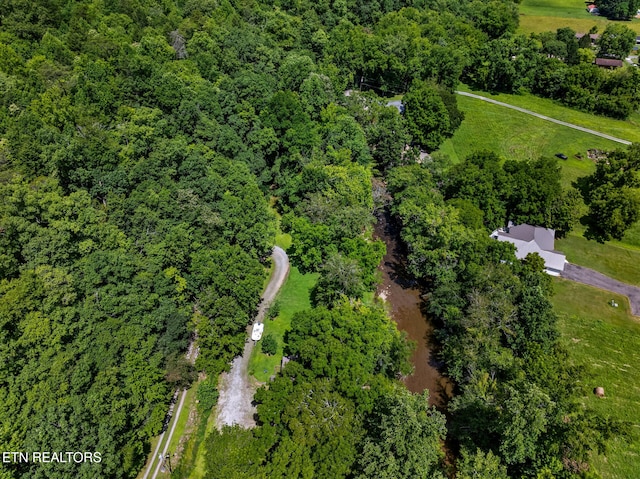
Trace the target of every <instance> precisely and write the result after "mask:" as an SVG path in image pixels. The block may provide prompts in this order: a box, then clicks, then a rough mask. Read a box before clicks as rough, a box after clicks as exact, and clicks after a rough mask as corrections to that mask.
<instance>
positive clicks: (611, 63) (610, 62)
mask: <svg viewBox="0 0 640 479" xmlns="http://www.w3.org/2000/svg"><path fill="white" fill-rule="evenodd" d="M595 64H596V65H598V66H599V67H601V68H609V69H612V68H620V67H621V66H622V65H623V63H622V60H616V59H614V58H596V61H595Z"/></svg>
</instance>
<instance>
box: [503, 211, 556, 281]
mask: <svg viewBox="0 0 640 479" xmlns="http://www.w3.org/2000/svg"><path fill="white" fill-rule="evenodd" d="M491 237H492V238H493V239H496V240H498V241H508V242H509V243H512V244H514V245H515V247H516V258H518V259H524V258H526V257H527V255H528V254H529V253H538V254H539V255H540V257H541V258H542V259H543V260H544V267H545V268H544V270H545V272H546V273H548V274H550V275H552V276H559V275H560V273H561V272H562V271H564V264H565V263H566V262H567V260H566V257H565V255H563V254H562V253H560V252H558V251H555V250H554V249H553V246H554V243H555V237H556V232H555V230H552V229H550V228H543V227H541V226H531V225H527V224H522V225H518V226H514V225H513V223H512V222H511V221H509V225H508V226H507V227H506V228H500V229H498V230H495V231H494V232H493V233H491Z"/></svg>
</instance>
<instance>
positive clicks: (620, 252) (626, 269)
mask: <svg viewBox="0 0 640 479" xmlns="http://www.w3.org/2000/svg"><path fill="white" fill-rule="evenodd" d="M555 248H556V249H557V250H558V251H562V252H563V253H564V254H565V255H566V256H567V260H568V261H569V262H571V263H575V264H578V265H580V266H586V267H587V268H592V269H595V270H596V271H599V272H601V273H603V274H606V275H607V276H610V277H612V278H615V279H617V280H619V281H622V282H624V283H628V284H633V285H636V286H640V268H639V267H638V265H640V251H638V250H634V249H630V248H624V247H620V246H618V245H614V244H611V243H605V244H600V243H597V242H595V241H588V240H586V239H585V238H584V237H582V236H579V235H577V234H570V235H568V236H567V237H566V238H564V239H561V240H557V241H556V245H555Z"/></svg>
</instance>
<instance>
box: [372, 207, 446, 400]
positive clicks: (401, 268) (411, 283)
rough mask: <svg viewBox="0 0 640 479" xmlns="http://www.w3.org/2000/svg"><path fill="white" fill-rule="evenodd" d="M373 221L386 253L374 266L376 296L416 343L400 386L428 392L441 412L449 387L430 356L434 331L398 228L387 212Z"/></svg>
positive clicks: (436, 362)
mask: <svg viewBox="0 0 640 479" xmlns="http://www.w3.org/2000/svg"><path fill="white" fill-rule="evenodd" d="M377 218H378V221H377V223H376V225H375V229H374V232H375V237H376V238H377V239H380V240H382V241H384V243H385V245H386V246H387V253H386V254H385V256H384V258H383V260H382V263H381V264H380V265H379V266H378V269H379V270H380V272H381V273H382V282H381V284H380V285H379V286H378V289H377V291H376V294H377V296H379V297H381V298H382V299H383V300H384V301H385V302H386V303H387V304H388V305H389V313H390V315H391V318H392V319H393V320H394V321H395V323H396V324H397V325H398V329H399V330H400V331H405V332H406V333H407V337H408V339H410V340H412V341H414V342H415V343H417V344H416V349H415V351H414V352H413V355H412V356H411V363H412V364H413V366H414V371H413V373H412V374H410V375H408V376H406V377H405V378H404V381H403V382H404V384H405V386H407V389H409V390H410V391H411V392H413V393H419V394H420V393H422V392H423V391H424V390H425V389H428V390H429V405H430V406H431V405H434V406H436V407H438V408H444V406H445V405H446V403H447V401H448V400H449V399H451V397H452V394H453V384H452V383H451V381H449V379H448V378H446V377H444V376H443V375H442V374H441V373H440V368H441V364H439V363H438V361H437V358H436V357H435V354H434V353H435V350H436V342H435V338H434V336H433V335H434V328H433V325H432V324H431V322H430V321H429V318H428V317H427V316H426V315H425V314H424V313H423V309H422V304H423V301H422V298H421V295H422V291H421V290H420V288H419V285H418V283H417V282H416V281H415V279H413V277H412V276H411V274H410V273H409V272H408V271H407V270H406V257H407V252H406V248H405V246H404V244H403V243H402V241H401V240H400V228H399V226H398V225H397V224H396V223H395V222H394V220H393V218H392V217H391V214H390V213H389V211H388V210H387V209H385V210H384V211H381V212H380V213H378V215H377Z"/></svg>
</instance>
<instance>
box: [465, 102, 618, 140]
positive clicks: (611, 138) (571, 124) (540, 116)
mask: <svg viewBox="0 0 640 479" xmlns="http://www.w3.org/2000/svg"><path fill="white" fill-rule="evenodd" d="M456 93H457V94H458V95H462V96H468V97H470V98H475V99H477V100H482V101H486V102H489V103H493V104H494V105H500V106H504V107H505V108H511V109H512V110H517V111H519V112H521V113H526V114H527V115H532V116H535V117H537V118H540V119H542V120H546V121H550V122H552V123H557V124H558V125H562V126H567V127H569V128H573V129H574V130H580V131H584V132H585V133H591V134H592V135H596V136H599V137H602V138H606V139H607V140H611V141H615V142H618V143H622V144H623V145H630V144H631V142H630V141H628V140H623V139H621V138H616V137H615V136H611V135H607V134H606V133H602V132H599V131H596V130H591V129H590V128H585V127H583V126H579V125H574V124H573V123H567V122H566V121H562V120H556V119H555V118H551V117H548V116H545V115H541V114H540V113H536V112H535V111H531V110H527V109H525V108H520V107H519V106H514V105H510V104H509V103H504V102H501V101H498V100H493V99H492V98H487V97H486V96H481V95H476V94H474V93H468V92H466V91H456Z"/></svg>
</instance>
